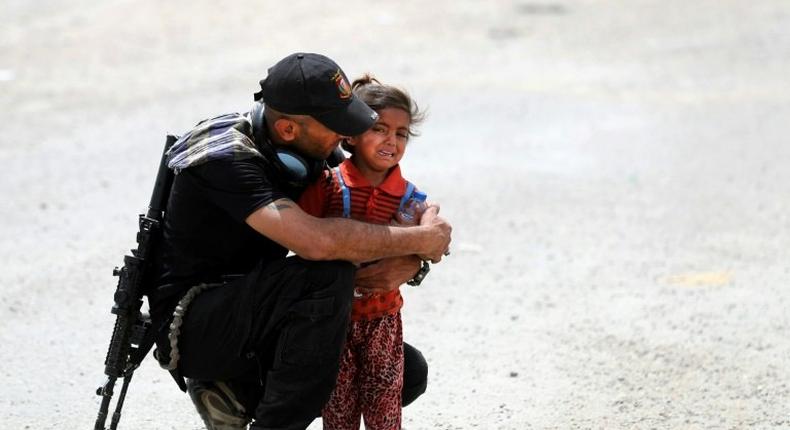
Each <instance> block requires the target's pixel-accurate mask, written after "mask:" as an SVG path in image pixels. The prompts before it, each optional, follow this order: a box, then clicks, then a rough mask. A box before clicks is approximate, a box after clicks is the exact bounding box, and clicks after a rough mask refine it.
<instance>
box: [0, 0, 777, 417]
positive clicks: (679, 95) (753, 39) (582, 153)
mask: <svg viewBox="0 0 790 430" xmlns="http://www.w3.org/2000/svg"><path fill="white" fill-rule="evenodd" d="M280 3H281V2H271V1H247V0H240V1H236V2H215V1H182V0H176V1H152V0H139V1H129V0H107V1H102V2H95V1H88V0H72V1H59V2H56V1H47V0H41V1H35V2H31V1H24V0H4V1H3V2H2V4H0V17H2V22H3V24H2V26H0V118H2V133H0V163H1V167H2V170H1V173H0V175H2V176H1V177H2V180H1V181H0V195H2V201H1V202H0V220H2V222H0V265H1V266H0V267H2V269H1V270H0V293H1V294H0V363H2V367H1V368H0V428H2V429H9V430H16V429H27V428H29V429H85V428H92V426H93V422H94V419H95V416H96V411H97V408H98V402H99V399H98V397H96V396H95V395H94V394H93V391H94V390H95V388H96V387H97V386H98V385H99V384H100V383H101V382H102V380H103V375H102V370H103V364H102V362H103V359H104V354H105V352H106V346H107V341H108V339H109V336H110V329H111V325H112V322H113V320H112V318H111V315H110V314H109V309H110V306H111V296H112V292H113V289H114V282H115V279H114V278H113V277H112V276H111V271H112V268H113V266H115V265H117V264H118V263H119V262H120V261H121V259H122V256H123V254H124V253H125V252H126V250H127V249H128V248H129V247H131V246H132V245H133V237H134V233H135V231H136V215H137V214H138V213H139V212H141V211H143V210H144V209H145V205H146V204H147V202H148V197H149V193H150V189H151V185H152V182H153V175H154V171H155V169H156V164H157V160H158V156H159V152H160V150H161V147H162V144H163V139H164V135H165V133H166V132H174V133H182V132H184V131H185V130H187V129H188V128H189V127H190V126H191V125H192V124H194V123H195V122H197V121H198V120H200V119H202V118H204V117H207V116H210V115H213V114H218V113H224V112H228V111H245V110H246V109H248V108H249V104H250V102H251V100H252V98H251V94H252V92H253V91H255V89H256V86H257V81H258V79H260V78H262V77H263V76H264V74H265V71H266V68H267V67H268V66H270V65H271V64H273V63H274V62H275V61H276V60H278V59H279V58H281V57H283V56H284V55H286V54H288V53H290V52H293V51H297V50H304V51H316V52H323V53H326V54H327V55H329V56H331V57H333V58H334V59H336V60H337V61H338V62H339V63H340V64H341V65H342V66H343V67H344V69H345V70H346V72H347V73H348V74H349V75H350V76H356V75H359V74H360V73H362V72H365V71H371V72H374V73H375V74H377V75H378V76H379V77H380V78H381V79H382V80H384V81H385V82H389V83H397V84H401V85H403V86H404V87H406V88H407V89H409V90H410V91H411V92H412V94H413V95H414V96H415V97H416V99H417V100H418V102H420V103H421V104H422V105H423V106H426V107H428V108H429V110H430V116H429V119H428V121H427V122H426V123H425V125H424V126H423V127H422V130H421V131H422V136H421V137H419V138H417V139H415V140H414V141H412V143H411V144H410V148H409V150H408V153H407V155H406V157H405V159H404V170H405V174H406V175H407V176H408V177H410V178H412V179H413V180H414V181H415V182H416V183H418V184H420V185H421V186H422V187H423V188H424V189H425V190H427V191H428V193H429V195H430V196H431V197H432V198H433V199H434V200H437V201H440V202H441V203H442V205H443V209H442V210H443V213H444V214H445V215H446V216H447V217H448V218H449V219H451V220H452V221H453V223H454V226H455V232H454V233H455V236H454V239H455V240H454V242H453V253H452V256H451V257H450V258H448V259H447V260H446V261H445V262H443V263H442V264H441V265H439V266H436V267H435V268H434V271H432V273H431V275H430V277H429V278H428V280H427V281H426V283H425V284H423V286H421V287H419V288H406V287H404V289H405V293H404V294H405V296H406V307H405V309H404V318H405V337H406V339H407V340H408V341H410V342H412V343H413V344H415V345H416V346H418V347H419V348H421V349H422V350H423V352H424V353H425V355H426V356H427V358H428V360H429V362H430V386H429V389H428V392H427V393H426V394H425V395H424V396H423V397H422V398H421V399H420V400H419V401H418V402H416V403H415V404H414V405H412V406H410V407H408V408H406V409H405V410H404V427H405V428H407V429H409V430H414V429H475V428H477V429H514V430H521V429H653V428H655V429H742V428H756V429H766V428H773V429H786V428H790V407H789V406H788V405H790V386H789V385H788V379H789V378H790V366H789V365H790V360H789V359H788V357H790V338H788V328H790V322H789V320H788V306H790V290H789V289H788V285H789V284H790V282H788V281H790V263H788V262H789V261H790V246H788V245H790V194H789V193H788V184H790V169H788V166H790V145H789V143H790V142H788V137H787V134H788V124H790V78H789V77H790V3H788V2H787V1H784V0H775V1H759V0H758V1H753V2H745V1H739V0H701V1H695V2H688V1H680V0H673V1H658V0H640V1H607V0H602V1H582V0H578V1H570V0H568V1H551V0H549V1H545V2H543V1H538V2H532V1H529V0H524V1H492V2H484V1H477V2H475V1H463V0H462V1H447V0H438V1H432V2H419V1H404V2H383V1H373V2H363V1H356V0H354V1H349V2H343V3H339V4H338V3H332V4H329V3H327V4H326V5H325V6H320V7H318V6H315V5H314V2H307V1H301V0H295V1H291V2H283V3H282V4H280ZM121 428H124V429H198V428H200V421H199V419H198V417H197V415H196V414H195V413H194V412H193V410H192V407H191V404H190V402H189V401H188V399H187V397H186V396H184V395H182V394H181V393H180V392H179V391H178V390H177V388H176V386H175V385H174V384H173V383H172V382H171V381H170V379H169V376H168V375H167V374H166V373H165V372H163V371H161V370H159V369H158V368H157V367H156V366H155V365H154V363H153V361H152V360H148V361H146V363H144V365H143V366H142V368H141V369H140V370H139V371H138V373H137V374H136V376H135V381H134V382H133V383H132V388H131V390H130V393H129V396H128V399H127V405H126V408H125V413H124V416H123V419H122V421H121ZM311 428H320V422H318V421H317V422H316V423H314V424H313V426H311Z"/></svg>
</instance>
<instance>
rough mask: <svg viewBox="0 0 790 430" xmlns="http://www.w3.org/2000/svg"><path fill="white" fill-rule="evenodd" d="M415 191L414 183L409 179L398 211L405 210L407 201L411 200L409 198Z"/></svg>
mask: <svg viewBox="0 0 790 430" xmlns="http://www.w3.org/2000/svg"><path fill="white" fill-rule="evenodd" d="M413 193H414V184H412V183H411V182H409V181H406V193H404V194H403V198H402V199H400V206H398V211H402V210H403V205H405V204H406V202H408V201H409V198H411V195H412V194H413Z"/></svg>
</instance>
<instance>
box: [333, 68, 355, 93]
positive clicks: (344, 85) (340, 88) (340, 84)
mask: <svg viewBox="0 0 790 430" xmlns="http://www.w3.org/2000/svg"><path fill="white" fill-rule="evenodd" d="M332 81H334V83H335V85H337V93H338V95H339V96H340V98H341V99H343V100H346V99H350V98H351V86H350V85H348V81H346V78H344V77H343V74H342V73H340V70H338V71H337V73H335V74H334V76H332Z"/></svg>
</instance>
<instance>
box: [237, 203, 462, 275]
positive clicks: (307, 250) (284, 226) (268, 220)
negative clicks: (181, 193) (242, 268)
mask: <svg viewBox="0 0 790 430" xmlns="http://www.w3.org/2000/svg"><path fill="white" fill-rule="evenodd" d="M437 212H438V207H429V208H428V210H426V212H425V214H423V219H422V222H421V225H420V226H417V227H410V228H404V227H393V226H385V225H376V224H367V223H363V222H359V221H354V220H351V219H345V218H316V217H313V216H310V215H308V214H306V213H305V212H304V211H302V209H300V208H299V206H298V205H297V204H296V203H294V202H293V201H291V200H289V199H279V200H277V201H274V202H272V203H270V204H268V205H266V206H264V207H261V208H259V209H258V210H256V211H255V212H253V213H252V214H251V215H250V216H248V217H247V219H246V222H247V224H248V225H249V226H250V227H252V228H253V229H255V230H256V231H257V232H258V233H260V234H262V235H264V236H266V237H268V238H269V239H271V240H273V241H275V242H277V243H279V244H280V245H282V246H284V247H286V248H288V249H290V250H291V251H293V252H294V253H295V254H297V255H299V256H301V257H302V258H305V259H308V260H347V261H352V262H355V263H361V262H366V261H372V260H378V259H381V258H386V257H396V256H401V255H411V254H418V255H420V256H422V257H424V258H426V259H430V260H433V261H434V262H439V261H440V260H441V258H442V254H443V253H444V251H445V250H447V249H448V247H449V246H450V234H451V231H452V227H451V226H450V224H449V223H447V221H445V220H444V219H442V218H440V217H439V216H437Z"/></svg>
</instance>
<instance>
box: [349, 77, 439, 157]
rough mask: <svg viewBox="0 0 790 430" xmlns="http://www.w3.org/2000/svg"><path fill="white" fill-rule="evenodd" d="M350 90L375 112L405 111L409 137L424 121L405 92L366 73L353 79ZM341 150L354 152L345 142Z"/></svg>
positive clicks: (420, 112) (413, 134) (421, 114)
mask: <svg viewBox="0 0 790 430" xmlns="http://www.w3.org/2000/svg"><path fill="white" fill-rule="evenodd" d="M351 90H352V91H353V92H354V95H355V96H357V97H359V99H360V100H362V101H363V102H365V104H367V105H368V106H370V108H371V109H373V110H375V111H378V110H381V109H387V108H395V109H401V110H403V111H406V112H407V113H408V114H409V136H417V135H418V134H417V132H416V131H415V130H414V126H415V125H418V124H420V123H421V122H422V121H423V120H424V119H425V113H424V112H422V111H421V110H420V108H419V107H418V106H417V103H415V102H414V100H412V98H411V97H410V96H409V94H408V93H407V92H406V91H404V90H402V89H400V88H397V87H393V86H391V85H384V84H382V83H381V82H379V80H378V79H376V78H374V77H373V76H371V75H370V74H368V73H366V74H364V75H362V77H361V78H359V79H355V80H354V82H353V83H352V84H351ZM343 149H345V150H346V151H349V152H354V148H353V147H352V146H351V145H347V144H346V143H345V142H344V143H343Z"/></svg>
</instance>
